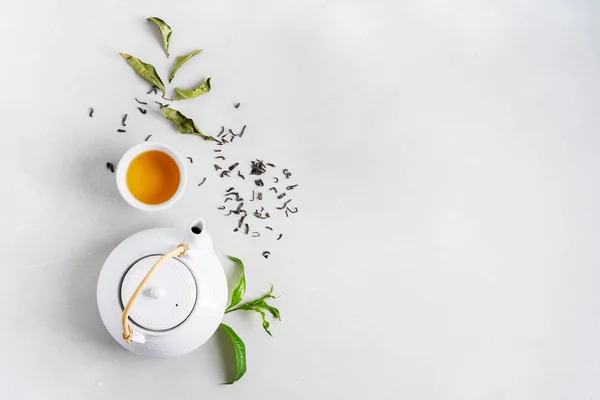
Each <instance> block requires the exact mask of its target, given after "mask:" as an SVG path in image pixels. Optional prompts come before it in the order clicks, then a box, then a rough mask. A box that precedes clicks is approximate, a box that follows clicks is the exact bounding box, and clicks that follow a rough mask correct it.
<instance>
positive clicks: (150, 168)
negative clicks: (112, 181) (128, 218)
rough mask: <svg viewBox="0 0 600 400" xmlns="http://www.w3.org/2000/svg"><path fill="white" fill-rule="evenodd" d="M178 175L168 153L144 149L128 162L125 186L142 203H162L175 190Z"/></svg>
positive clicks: (175, 164) (177, 184) (176, 168)
mask: <svg viewBox="0 0 600 400" xmlns="http://www.w3.org/2000/svg"><path fill="white" fill-rule="evenodd" d="M180 175H181V174H180V173H179V167H178V166H177V163H176V162H175V160H173V158H171V156H170V155H168V154H167V153H163V152H162V151H160V150H151V151H146V152H144V153H142V154H140V155H139V156H137V157H136V158H134V159H133V161H132V162H131V164H129V168H128V169H127V187H128V188H129V191H130V192H131V194H132V195H133V197H135V198H136V199H138V200H139V201H141V202H142V203H144V204H150V205H156V204H162V203H164V202H166V201H167V200H169V199H170V198H171V197H173V195H174V194H175V192H177V188H178V187H179V181H180V179H181V176H180Z"/></svg>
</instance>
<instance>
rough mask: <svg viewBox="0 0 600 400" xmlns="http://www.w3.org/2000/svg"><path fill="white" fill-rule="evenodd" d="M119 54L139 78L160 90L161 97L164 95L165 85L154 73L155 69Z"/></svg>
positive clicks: (131, 57)
mask: <svg viewBox="0 0 600 400" xmlns="http://www.w3.org/2000/svg"><path fill="white" fill-rule="evenodd" d="M119 54H120V55H121V56H123V58H125V59H126V60H127V62H128V63H129V65H130V66H131V68H133V70H134V71H135V72H137V73H138V75H139V76H141V77H142V78H144V79H145V80H147V81H148V82H150V83H151V84H152V85H154V86H156V87H157V88H159V89H160V90H162V92H163V95H164V94H165V84H164V83H163V82H162V80H161V79H160V76H158V73H157V72H156V69H155V68H154V67H153V66H152V65H150V64H147V63H145V62H143V61H142V60H140V59H139V58H135V57H133V56H131V55H129V54H126V53H119Z"/></svg>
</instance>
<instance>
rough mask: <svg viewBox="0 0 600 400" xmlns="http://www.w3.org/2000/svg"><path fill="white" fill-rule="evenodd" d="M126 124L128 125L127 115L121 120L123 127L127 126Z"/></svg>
mask: <svg viewBox="0 0 600 400" xmlns="http://www.w3.org/2000/svg"><path fill="white" fill-rule="evenodd" d="M126 123H127V114H125V115H123V119H122V120H121V125H122V126H127V125H126Z"/></svg>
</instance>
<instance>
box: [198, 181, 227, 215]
mask: <svg viewBox="0 0 600 400" xmlns="http://www.w3.org/2000/svg"><path fill="white" fill-rule="evenodd" d="M204 182H206V177H204V178H203V179H202V182H200V183H199V184H198V186H202V185H204ZM223 209H225V207H223Z"/></svg>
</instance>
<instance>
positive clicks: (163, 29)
mask: <svg viewBox="0 0 600 400" xmlns="http://www.w3.org/2000/svg"><path fill="white" fill-rule="evenodd" d="M147 20H148V21H152V22H154V23H155V24H156V25H157V26H158V29H160V33H162V37H163V47H164V48H165V52H166V53H167V58H169V44H170V42H171V34H172V33H173V30H172V29H171V27H170V26H169V25H167V23H166V22H165V21H163V20H162V19H160V18H158V17H150V18H147Z"/></svg>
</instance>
